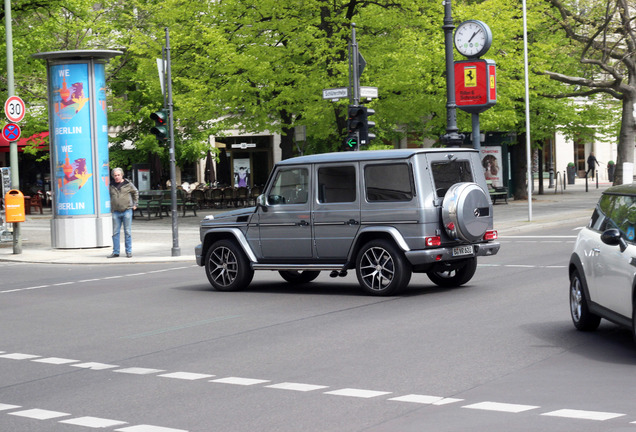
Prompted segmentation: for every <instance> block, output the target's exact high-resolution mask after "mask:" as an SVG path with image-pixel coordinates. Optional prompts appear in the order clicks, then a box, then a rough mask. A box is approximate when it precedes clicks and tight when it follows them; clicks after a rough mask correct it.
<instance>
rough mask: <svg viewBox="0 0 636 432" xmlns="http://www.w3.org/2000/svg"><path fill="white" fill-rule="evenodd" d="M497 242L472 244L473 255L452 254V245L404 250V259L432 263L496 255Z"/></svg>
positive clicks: (498, 246) (412, 262) (411, 261)
mask: <svg viewBox="0 0 636 432" xmlns="http://www.w3.org/2000/svg"><path fill="white" fill-rule="evenodd" d="M500 246H501V245H500V244H499V243H481V244H477V245H474V250H475V253H474V254H473V255H462V256H453V248H452V247H442V248H435V249H421V250H411V251H407V252H404V255H405V256H406V259H407V260H408V261H409V262H410V263H411V265H422V264H432V263H436V262H444V261H455V260H460V259H465V258H470V257H475V256H490V255H496V254H497V252H499V248H500Z"/></svg>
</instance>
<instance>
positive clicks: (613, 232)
mask: <svg viewBox="0 0 636 432" xmlns="http://www.w3.org/2000/svg"><path fill="white" fill-rule="evenodd" d="M601 241H602V242H603V243H605V244H606V245H608V246H620V248H621V252H623V251H625V249H627V242H625V239H623V237H622V236H621V232H620V231H619V230H618V229H616V228H610V229H608V230H605V231H604V232H603V234H601Z"/></svg>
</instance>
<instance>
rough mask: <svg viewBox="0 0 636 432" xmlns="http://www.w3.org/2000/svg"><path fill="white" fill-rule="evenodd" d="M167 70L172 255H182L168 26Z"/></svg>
mask: <svg viewBox="0 0 636 432" xmlns="http://www.w3.org/2000/svg"><path fill="white" fill-rule="evenodd" d="M166 63H167V65H166V70H167V75H168V76H167V77H166V82H167V86H166V89H167V93H168V112H169V115H168V118H169V119H170V120H169V129H170V198H171V200H172V206H171V207H172V256H180V255H181V249H179V226H178V220H177V218H178V214H177V173H176V168H175V153H174V120H173V115H172V108H173V104H172V71H171V65H170V34H169V33H168V27H166Z"/></svg>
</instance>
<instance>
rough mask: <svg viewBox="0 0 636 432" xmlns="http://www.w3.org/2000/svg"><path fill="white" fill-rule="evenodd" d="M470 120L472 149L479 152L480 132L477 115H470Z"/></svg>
mask: <svg viewBox="0 0 636 432" xmlns="http://www.w3.org/2000/svg"><path fill="white" fill-rule="evenodd" d="M471 120H472V122H473V148H474V149H475V150H480V149H481V132H480V130H479V114H474V113H473V114H471Z"/></svg>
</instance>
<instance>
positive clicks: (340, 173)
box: [318, 165, 357, 204]
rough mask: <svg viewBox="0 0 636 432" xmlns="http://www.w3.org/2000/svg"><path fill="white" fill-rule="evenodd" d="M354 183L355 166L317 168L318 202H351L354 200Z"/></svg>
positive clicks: (355, 182)
mask: <svg viewBox="0 0 636 432" xmlns="http://www.w3.org/2000/svg"><path fill="white" fill-rule="evenodd" d="M356 185H357V181H356V169H355V167H353V166H351V165H349V166H334V167H321V168H319V169H318V202H320V203H323V204H328V203H343V202H353V201H355V200H356V189H357V187H356Z"/></svg>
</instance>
